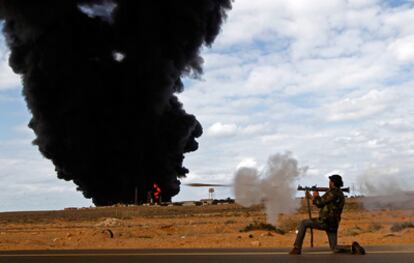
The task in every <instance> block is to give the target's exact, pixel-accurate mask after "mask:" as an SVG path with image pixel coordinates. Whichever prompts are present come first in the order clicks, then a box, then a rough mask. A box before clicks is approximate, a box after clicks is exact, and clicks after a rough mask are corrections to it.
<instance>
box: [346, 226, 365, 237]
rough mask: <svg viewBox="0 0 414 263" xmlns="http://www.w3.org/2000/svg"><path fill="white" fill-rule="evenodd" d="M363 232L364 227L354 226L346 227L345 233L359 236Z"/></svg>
mask: <svg viewBox="0 0 414 263" xmlns="http://www.w3.org/2000/svg"><path fill="white" fill-rule="evenodd" d="M362 232H363V231H362V228H360V227H359V226H354V227H351V228H348V229H346V230H345V235H346V236H357V235H359V234H361V233H362Z"/></svg>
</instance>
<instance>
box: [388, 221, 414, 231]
mask: <svg viewBox="0 0 414 263" xmlns="http://www.w3.org/2000/svg"><path fill="white" fill-rule="evenodd" d="M406 228H414V224H413V223H412V222H398V223H394V224H393V225H392V226H391V231H392V232H399V231H401V230H403V229H406Z"/></svg>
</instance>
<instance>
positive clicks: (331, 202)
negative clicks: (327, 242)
mask: <svg viewBox="0 0 414 263" xmlns="http://www.w3.org/2000/svg"><path fill="white" fill-rule="evenodd" d="M313 204H314V205H316V206H317V207H318V208H320V211H319V219H318V221H320V223H321V224H322V225H324V226H325V227H326V228H327V229H332V230H336V229H337V228H338V226H339V221H341V213H342V209H343V208H344V204H345V197H344V194H343V193H342V190H341V189H339V188H333V189H330V190H329V191H327V192H326V193H325V194H324V195H323V196H322V197H320V196H318V197H315V198H314V199H313Z"/></svg>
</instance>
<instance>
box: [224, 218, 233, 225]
mask: <svg viewBox="0 0 414 263" xmlns="http://www.w3.org/2000/svg"><path fill="white" fill-rule="evenodd" d="M235 223H236V221H235V220H231V219H229V220H226V221H224V224H225V225H232V224H235Z"/></svg>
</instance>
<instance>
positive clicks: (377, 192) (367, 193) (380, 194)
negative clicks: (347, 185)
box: [357, 168, 414, 209]
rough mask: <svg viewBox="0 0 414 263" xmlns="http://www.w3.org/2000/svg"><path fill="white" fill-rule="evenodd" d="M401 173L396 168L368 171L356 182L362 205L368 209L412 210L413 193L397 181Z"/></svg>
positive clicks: (413, 205) (400, 181) (401, 182)
mask: <svg viewBox="0 0 414 263" xmlns="http://www.w3.org/2000/svg"><path fill="white" fill-rule="evenodd" d="M402 173H403V172H402V171H400V169H398V168H383V169H369V170H367V171H366V172H364V173H363V174H361V175H360V176H359V177H358V178H357V180H358V184H359V191H360V193H361V194H363V195H364V198H363V199H362V200H363V204H364V207H365V208H368V209H378V208H394V209H408V208H414V204H413V203H412V200H413V198H414V192H412V191H411V192H410V191H409V189H407V188H406V187H405V183H404V182H403V181H402V180H401V179H399V178H402V176H401V174H402Z"/></svg>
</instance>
